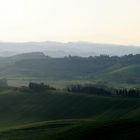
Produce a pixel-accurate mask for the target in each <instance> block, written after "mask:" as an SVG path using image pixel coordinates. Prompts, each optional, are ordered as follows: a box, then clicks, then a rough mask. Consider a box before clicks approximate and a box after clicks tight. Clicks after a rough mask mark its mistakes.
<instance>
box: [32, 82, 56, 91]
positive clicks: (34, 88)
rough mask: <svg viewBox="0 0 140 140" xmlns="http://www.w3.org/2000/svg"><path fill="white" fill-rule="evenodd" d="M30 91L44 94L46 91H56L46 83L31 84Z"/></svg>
mask: <svg viewBox="0 0 140 140" xmlns="http://www.w3.org/2000/svg"><path fill="white" fill-rule="evenodd" d="M29 89H30V90H32V91H37V92H43V91H46V90H56V89H55V88H54V87H51V86H49V85H45V84H44V83H39V84H38V83H32V82H31V83H29Z"/></svg>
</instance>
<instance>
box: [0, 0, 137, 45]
mask: <svg viewBox="0 0 140 140" xmlns="http://www.w3.org/2000/svg"><path fill="white" fill-rule="evenodd" d="M0 41H4V42H7V41H8V42H28V41H60V42H71V41H88V42H98V43H114V44H129V45H140V0H0Z"/></svg>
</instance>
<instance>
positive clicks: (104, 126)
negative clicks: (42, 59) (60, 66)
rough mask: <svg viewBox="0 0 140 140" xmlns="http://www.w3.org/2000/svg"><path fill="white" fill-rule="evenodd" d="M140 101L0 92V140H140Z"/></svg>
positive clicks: (51, 93) (72, 94) (75, 95)
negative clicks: (91, 139)
mask: <svg viewBox="0 0 140 140" xmlns="http://www.w3.org/2000/svg"><path fill="white" fill-rule="evenodd" d="M139 117H140V99H139V98H132V97H115V96H113V97H106V96H95V95H88V94H79V93H65V92H62V91H59V92H58V91H52V92H50V91H48V92H44V93H35V92H34V93H33V92H29V91H26V92H25V91H22V90H21V89H15V88H12V89H11V88H9V89H4V90H1V92H0V139H1V140H25V139H26V140H28V139H29V140H44V139H49V140H62V139H67V140H70V139H74V140H80V139H90V138H94V139H99V138H100V139H105V140H108V139H111V140H120V139H122V140H131V139H134V138H139V137H140V135H139V131H140V121H139Z"/></svg>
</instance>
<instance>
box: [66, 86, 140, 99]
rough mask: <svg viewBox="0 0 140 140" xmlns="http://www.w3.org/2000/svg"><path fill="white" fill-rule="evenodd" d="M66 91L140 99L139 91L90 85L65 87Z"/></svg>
mask: <svg viewBox="0 0 140 140" xmlns="http://www.w3.org/2000/svg"><path fill="white" fill-rule="evenodd" d="M66 90H67V91H68V92H76V93H90V94H96V95H107V96H111V95H112V96H113V95H115V96H127V97H140V89H136V88H134V89H126V88H121V89H114V88H108V87H105V86H98V85H92V84H86V85H80V84H77V85H69V86H67V88H66Z"/></svg>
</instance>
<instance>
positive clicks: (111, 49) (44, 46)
mask: <svg viewBox="0 0 140 140" xmlns="http://www.w3.org/2000/svg"><path fill="white" fill-rule="evenodd" d="M0 50H1V52H0V57H8V56H13V55H16V54H21V53H29V52H43V53H44V54H45V55H47V56H51V57H65V56H69V55H71V56H82V57H88V56H98V55H100V54H107V55H111V56H113V55H117V56H122V55H126V54H131V53H132V54H137V53H140V47H139V46H124V45H113V44H98V43H88V42H69V43H60V42H27V43H4V42H3V43H2V42H1V43H0Z"/></svg>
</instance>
